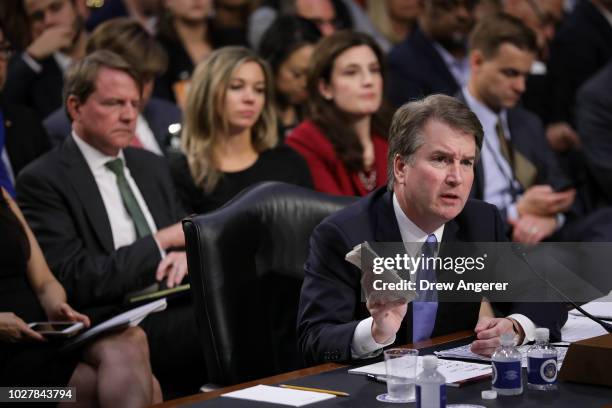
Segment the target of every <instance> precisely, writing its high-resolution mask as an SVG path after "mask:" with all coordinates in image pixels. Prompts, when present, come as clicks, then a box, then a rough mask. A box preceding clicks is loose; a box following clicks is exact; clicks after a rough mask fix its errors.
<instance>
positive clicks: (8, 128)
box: [0, 21, 51, 197]
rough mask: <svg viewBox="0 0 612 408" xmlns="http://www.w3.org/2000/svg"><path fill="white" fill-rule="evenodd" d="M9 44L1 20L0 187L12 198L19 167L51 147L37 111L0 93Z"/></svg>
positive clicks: (8, 53)
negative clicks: (10, 101) (13, 102)
mask: <svg viewBox="0 0 612 408" xmlns="http://www.w3.org/2000/svg"><path fill="white" fill-rule="evenodd" d="M10 55H11V44H10V43H9V42H8V41H7V38H6V36H5V34H4V28H3V24H2V22H1V21H0V187H3V188H4V189H5V190H6V191H8V192H9V194H10V195H11V196H12V197H15V179H16V178H17V175H19V172H20V171H21V169H23V168H24V167H25V166H26V165H27V164H28V163H30V162H31V161H32V160H34V159H36V158H37V157H38V156H40V155H41V154H43V153H45V152H46V151H47V150H49V149H50V148H51V144H50V143H49V137H48V136H47V133H46V132H45V130H44V128H43V127H42V125H41V123H40V121H39V120H38V119H37V118H36V114H35V113H34V112H32V110H30V109H28V108H26V107H25V106H19V105H15V104H11V103H7V102H6V101H5V100H4V98H3V97H2V96H3V95H1V93H2V90H3V89H4V85H5V84H6V65H7V61H8V59H9V58H10Z"/></svg>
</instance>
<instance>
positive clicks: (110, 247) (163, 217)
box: [17, 51, 204, 392]
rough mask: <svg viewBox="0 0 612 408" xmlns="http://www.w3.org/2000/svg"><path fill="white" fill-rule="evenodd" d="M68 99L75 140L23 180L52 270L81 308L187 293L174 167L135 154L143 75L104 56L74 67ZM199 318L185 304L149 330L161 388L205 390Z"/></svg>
mask: <svg viewBox="0 0 612 408" xmlns="http://www.w3.org/2000/svg"><path fill="white" fill-rule="evenodd" d="M65 92H66V96H67V97H66V109H67V111H68V112H69V114H70V116H71V118H72V134H71V135H70V136H69V137H68V138H67V139H66V140H65V141H64V143H63V144H62V145H60V146H58V147H57V148H55V149H54V150H52V151H51V152H49V153H47V154H46V155H45V156H43V157H41V158H40V159H38V160H36V161H35V162H33V163H32V164H31V165H30V166H28V167H27V168H26V169H24V171H23V172H22V174H21V175H20V176H19V178H18V180H17V197H18V202H19V203H20V205H21V206H22V208H23V211H24V214H25V216H26V218H27V220H28V223H29V224H30V226H31V227H32V230H33V231H34V233H35V234H36V236H37V238H38V240H39V242H40V245H41V248H42V249H43V252H44V254H45V257H46V259H47V262H48V263H49V266H50V267H51V269H52V271H53V272H54V274H55V275H56V276H57V277H58V279H59V280H60V282H62V284H63V285H64V287H65V288H66V292H67V295H68V297H69V299H70V301H71V302H72V303H74V304H77V305H79V307H81V308H94V307H102V306H109V305H117V304H120V303H121V301H122V300H123V298H124V296H125V295H126V294H127V293H129V292H132V291H137V290H140V289H143V288H145V287H147V286H150V285H151V284H152V283H154V282H156V281H162V280H163V281H165V282H166V285H167V286H168V287H173V286H174V285H177V284H179V283H180V282H182V280H183V278H184V277H185V275H186V274H187V262H186V258H185V252H184V250H182V248H183V247H184V245H185V242H184V234H183V231H182V228H181V225H180V223H178V221H179V220H180V218H181V217H182V216H183V215H184V213H183V211H182V209H181V208H180V206H179V205H178V203H177V200H176V194H175V192H174V188H173V185H172V181H171V178H170V174H169V171H168V168H167V165H166V163H165V161H164V160H163V159H161V158H159V157H158V156H156V155H154V154H152V153H150V152H147V151H145V150H144V149H133V148H130V147H129V145H130V142H131V139H132V138H133V137H134V129H135V126H136V117H137V115H138V109H139V106H140V98H141V92H142V81H141V79H140V77H139V76H138V72H137V71H135V70H134V69H133V68H132V67H131V66H130V65H129V64H128V63H127V62H126V61H124V60H123V59H122V58H121V57H119V56H117V55H116V54H113V53H111V52H109V51H96V52H94V53H92V54H90V55H88V56H87V57H85V58H84V59H83V60H81V61H79V62H77V63H76V64H75V66H73V68H71V70H70V72H69V74H68V76H67V77H66V91H65ZM192 313H193V312H192V310H191V308H190V305H180V306H177V307H171V308H169V309H168V310H167V311H165V312H162V313H159V314H156V315H153V316H150V317H149V318H147V319H146V320H145V321H144V322H143V328H144V329H145V331H146V332H147V335H148V336H149V341H150V345H151V358H152V363H153V369H154V371H156V374H157V373H159V375H158V378H159V379H160V382H161V383H162V386H164V379H168V378H169V379H171V380H175V381H176V380H177V379H180V381H185V382H195V383H196V384H197V383H198V382H200V381H202V378H203V371H204V365H203V361H202V357H201V351H200V349H199V344H198V341H197V334H196V333H197V331H196V328H195V322H194V320H193V314H192ZM185 364H187V365H188V367H185ZM179 373H180V375H179ZM193 385H195V384H193ZM200 385H201V383H200ZM189 391H191V392H193V391H194V389H193V388H192V389H190V390H189Z"/></svg>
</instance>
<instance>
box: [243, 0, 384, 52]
mask: <svg viewBox="0 0 612 408" xmlns="http://www.w3.org/2000/svg"><path fill="white" fill-rule="evenodd" d="M279 15H280V16H286V15H289V16H297V17H302V18H305V19H306V20H309V21H311V22H312V23H314V24H316V26H317V28H318V29H319V31H320V32H321V34H322V35H323V36H324V37H327V36H328V35H332V34H333V33H335V32H336V31H338V30H348V29H352V30H355V31H360V32H363V33H367V34H369V35H371V36H372V37H373V38H374V39H375V40H376V42H377V43H378V45H379V46H380V47H381V48H382V49H383V50H384V51H385V52H387V51H388V50H389V48H390V47H391V46H390V44H389V42H388V41H387V40H386V38H385V37H384V36H383V35H382V34H380V33H379V32H378V30H376V28H375V27H374V25H373V24H372V22H371V21H370V19H369V18H368V16H367V14H366V13H365V11H364V10H363V9H362V8H361V6H360V5H358V4H357V3H356V2H355V1H353V0H265V1H263V2H262V4H261V5H260V6H259V7H258V8H257V9H255V10H254V11H253V13H252V14H251V17H250V18H249V27H248V37H249V44H250V45H251V46H252V47H253V48H259V46H260V45H259V44H260V42H261V39H262V36H263V34H264V33H265V32H266V31H267V29H268V27H270V25H271V24H272V22H274V20H275V19H276V17H277V16H279Z"/></svg>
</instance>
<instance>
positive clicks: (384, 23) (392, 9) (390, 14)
mask: <svg viewBox="0 0 612 408" xmlns="http://www.w3.org/2000/svg"><path fill="white" fill-rule="evenodd" d="M367 6H368V15H369V16H370V19H371V20H372V23H374V26H375V27H376V28H377V29H378V31H380V32H381V33H382V34H383V35H384V36H385V38H386V39H387V40H389V42H390V43H391V44H393V45H395V44H397V43H399V42H401V41H403V40H404V39H405V38H406V37H408V36H409V35H410V34H411V33H412V31H413V30H414V28H415V27H416V24H417V20H418V18H419V16H420V14H421V12H422V6H423V4H422V2H421V0H368V1H367Z"/></svg>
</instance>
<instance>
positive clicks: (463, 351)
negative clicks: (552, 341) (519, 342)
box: [434, 344, 567, 367]
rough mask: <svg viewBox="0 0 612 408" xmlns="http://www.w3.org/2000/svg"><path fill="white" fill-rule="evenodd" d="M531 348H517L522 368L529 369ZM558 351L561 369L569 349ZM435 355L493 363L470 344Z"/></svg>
mask: <svg viewBox="0 0 612 408" xmlns="http://www.w3.org/2000/svg"><path fill="white" fill-rule="evenodd" d="M530 347H531V345H523V346H519V347H517V348H518V350H519V351H520V352H521V357H522V358H521V366H523V367H527V351H528V350H529V348H530ZM556 349H557V362H558V363H559V367H561V365H562V364H563V360H564V359H565V353H567V347H556ZM434 354H435V355H436V356H438V357H445V358H462V359H465V360H476V361H486V362H487V363H490V362H491V358H489V357H485V356H481V355H480V354H476V353H473V352H472V350H470V344H466V345H465V346H459V347H455V348H452V349H448V350H440V351H434ZM438 361H440V360H438Z"/></svg>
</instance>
